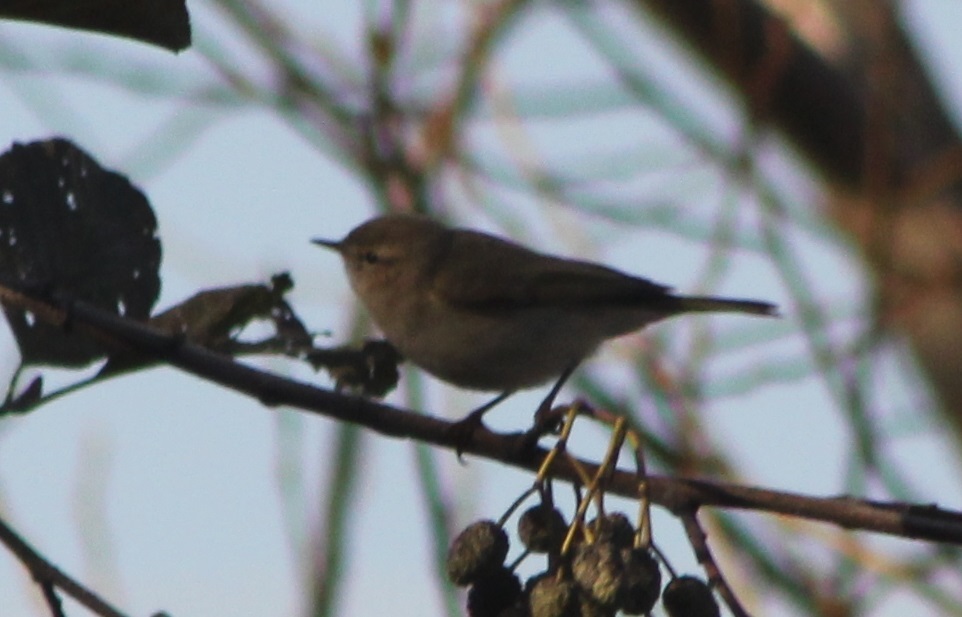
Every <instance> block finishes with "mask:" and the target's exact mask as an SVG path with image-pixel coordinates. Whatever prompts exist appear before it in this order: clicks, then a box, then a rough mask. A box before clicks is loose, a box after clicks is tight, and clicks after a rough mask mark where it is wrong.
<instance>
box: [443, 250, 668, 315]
mask: <svg viewBox="0 0 962 617" xmlns="http://www.w3.org/2000/svg"><path fill="white" fill-rule="evenodd" d="M481 255H483V256H484V257H479V256H481ZM441 261H442V262H443V263H444V265H445V267H443V268H439V269H438V271H437V272H436V273H435V276H434V277H433V281H432V283H433V285H432V287H433V289H434V292H435V293H436V294H437V295H438V296H439V297H440V298H441V299H442V300H444V301H446V302H449V303H451V304H454V305H456V306H463V307H471V308H476V309H490V310H509V309H521V308H528V307H539V306H557V305H569V306H592V305H597V304H605V305H607V306H610V305H611V304H622V303H623V304H624V305H626V306H631V305H636V304H637V303H639V302H643V301H648V302H653V301H665V300H669V299H673V297H672V296H671V295H670V293H669V292H670V289H669V288H668V287H665V286H664V285H659V284H657V283H653V282H652V281H649V280H646V279H643V278H638V277H634V276H630V275H628V274H625V273H623V272H619V271H617V270H614V269H612V268H607V267H605V266H600V265H597V264H593V263H588V262H583V261H574V260H567V259H560V258H557V257H551V256H549V255H544V254H541V253H536V252H534V251H531V250H529V249H526V248H524V247H522V246H519V245H517V244H514V243H512V242H508V241H505V240H502V239H500V238H496V237H494V236H489V235H487V234H482V233H477V232H462V233H459V234H456V235H455V236H454V237H453V238H452V241H451V243H450V245H449V247H448V250H447V252H446V254H445V255H444V257H443V259H442V260H441Z"/></svg>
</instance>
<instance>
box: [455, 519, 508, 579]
mask: <svg viewBox="0 0 962 617" xmlns="http://www.w3.org/2000/svg"><path fill="white" fill-rule="evenodd" d="M507 555H508V534H506V533H505V532H504V530H503V529H501V527H499V526H498V524H497V523H495V522H494V521H489V520H483V521H477V522H475V523H471V524H470V525H468V526H467V527H465V529H464V531H462V532H461V533H460V534H458V537H457V538H455V539H454V542H452V543H451V548H449V549H448V557H447V563H446V564H445V565H446V569H447V573H448V579H449V580H450V581H451V582H452V583H454V584H455V585H459V586H464V585H468V584H470V583H472V582H474V581H475V580H477V579H478V578H479V577H481V576H484V575H485V574H488V573H491V572H494V571H495V570H497V569H498V568H500V567H501V565H502V564H504V558H505V557H507Z"/></svg>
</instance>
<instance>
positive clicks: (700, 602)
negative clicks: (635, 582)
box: [661, 576, 721, 617]
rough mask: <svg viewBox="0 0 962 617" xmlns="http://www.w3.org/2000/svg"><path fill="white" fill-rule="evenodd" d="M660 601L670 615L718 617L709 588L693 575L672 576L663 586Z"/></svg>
mask: <svg viewBox="0 0 962 617" xmlns="http://www.w3.org/2000/svg"><path fill="white" fill-rule="evenodd" d="M661 603H662V604H664V605H665V611H666V612H667V613H668V615H669V616H670V617H719V615H720V614H721V613H720V612H719V610H718V603H716V602H715V596H714V595H712V592H711V589H710V588H709V587H708V585H706V584H705V583H704V581H702V580H701V579H698V578H695V577H694V576H680V577H678V578H674V579H672V580H671V582H669V583H668V586H667V587H665V591H664V593H663V594H662V596H661Z"/></svg>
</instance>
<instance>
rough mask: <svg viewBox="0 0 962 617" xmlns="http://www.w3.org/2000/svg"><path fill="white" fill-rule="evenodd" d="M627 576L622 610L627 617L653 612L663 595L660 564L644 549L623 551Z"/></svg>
mask: <svg viewBox="0 0 962 617" xmlns="http://www.w3.org/2000/svg"><path fill="white" fill-rule="evenodd" d="M621 556H622V559H623V560H624V562H625V575H624V578H623V579H622V595H621V610H622V611H623V612H624V613H625V614H626V615H643V614H645V613H649V612H651V609H652V608H653V607H654V606H655V602H657V601H658V596H659V595H660V593H661V570H659V569H658V562H657V561H656V560H655V558H654V557H652V556H651V553H649V552H648V551H647V550H645V549H642V548H632V549H622V551H621Z"/></svg>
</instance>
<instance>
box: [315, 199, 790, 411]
mask: <svg viewBox="0 0 962 617" xmlns="http://www.w3.org/2000/svg"><path fill="white" fill-rule="evenodd" d="M312 242H314V243H315V244H319V245H321V246H325V247H328V248H331V249H333V250H335V251H337V252H338V253H339V254H340V255H341V258H342V259H343V260H344V266H345V268H346V270H347V274H348V278H349V279H350V283H351V287H352V288H353V290H354V292H355V293H356V294H357V296H358V298H359V299H360V300H361V303H362V304H363V305H364V306H365V308H366V309H367V310H368V312H369V313H370V314H371V317H372V318H373V320H374V322H375V323H376V324H377V325H378V327H379V328H380V329H381V330H382V331H383V332H384V335H385V336H386V337H387V339H388V340H389V341H390V342H391V343H392V344H394V346H395V347H397V348H398V350H400V352H401V353H402V354H403V355H404V356H405V357H406V358H408V359H409V360H411V362H413V363H414V364H416V365H418V366H420V367H421V368H423V369H424V370H426V371H427V372H429V373H431V374H432V375H435V376H436V377H439V378H441V379H443V380H444V381H447V382H449V383H452V384H454V385H456V386H460V387H462V388H469V389H473V390H489V391H501V392H502V393H504V394H503V395H502V396H500V397H498V399H497V400H501V399H502V398H503V397H504V396H507V394H509V393H511V392H514V391H515V390H519V389H523V388H530V387H534V386H538V385H541V384H543V383H545V382H548V381H550V380H552V379H556V378H559V377H560V378H561V379H562V380H563V379H564V378H566V377H567V376H568V375H569V374H570V372H571V371H572V370H573V369H574V368H575V367H576V366H577V365H578V363H579V362H581V361H582V360H583V359H584V358H586V357H588V356H589V355H591V354H592V353H593V352H594V351H595V349H596V348H597V347H598V346H599V345H600V344H601V343H603V342H604V341H606V340H607V339H610V338H613V337H617V336H621V335H623V334H628V333H630V332H633V331H635V330H638V329H640V328H643V327H644V326H646V325H648V324H650V323H652V322H655V321H658V320H660V319H664V318H666V317H671V316H674V315H679V314H682V313H700V312H736V313H748V314H752V315H767V316H775V315H777V310H776V307H775V306H774V305H773V304H769V303H768V302H759V301H755V300H734V299H728V298H715V297H702V296H680V295H675V294H673V293H672V292H671V290H670V288H668V287H665V286H663V285H659V284H657V283H653V282H651V281H649V280H646V279H643V278H639V277H635V276H631V275H629V274H625V273H623V272H619V271H618V270H614V269H612V268H608V267H605V266H602V265H599V264H594V263H590V262H587V261H578V260H574V259H564V258H562V257H554V256H551V255H545V254H543V253H538V252H535V251H532V250H530V249H527V248H525V247H523V246H520V245H518V244H515V243H514V242H511V241H509V240H505V239H502V238H498V237H495V236H492V235H489V234H486V233H481V232H478V231H471V230H468V229H452V228H450V227H447V226H445V225H443V224H441V223H438V222H437V221H433V220H431V219H429V218H427V217H423V216H416V215H406V214H391V215H387V216H381V217H377V218H374V219H372V220H370V221H367V222H366V223H363V224H362V225H360V226H358V227H356V228H355V229H354V230H352V231H351V232H350V233H349V234H348V235H347V237H345V238H344V239H343V240H340V241H331V240H321V239H315V240H312ZM558 387H560V382H559V383H558V384H557V385H556V387H555V389H554V390H553V392H555V391H556V390H557V389H558ZM486 407H487V406H486Z"/></svg>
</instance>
